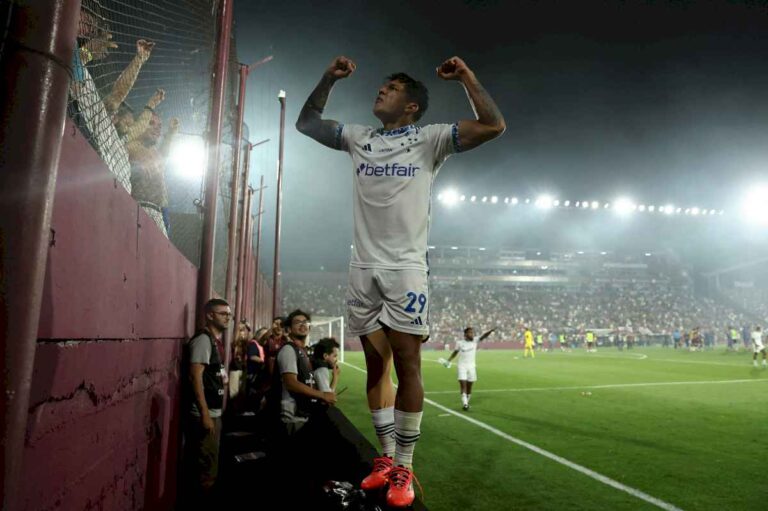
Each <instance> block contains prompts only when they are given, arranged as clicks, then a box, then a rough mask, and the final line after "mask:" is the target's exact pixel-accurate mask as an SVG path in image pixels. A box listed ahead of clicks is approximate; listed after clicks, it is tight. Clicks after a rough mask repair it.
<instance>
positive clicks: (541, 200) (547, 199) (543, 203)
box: [535, 194, 554, 209]
mask: <svg viewBox="0 0 768 511" xmlns="http://www.w3.org/2000/svg"><path fill="white" fill-rule="evenodd" d="M553 201H554V199H553V198H552V196H551V195H547V194H544V195H539V196H538V197H537V198H536V202H535V206H536V207H537V208H539V209H550V208H552V202H553Z"/></svg>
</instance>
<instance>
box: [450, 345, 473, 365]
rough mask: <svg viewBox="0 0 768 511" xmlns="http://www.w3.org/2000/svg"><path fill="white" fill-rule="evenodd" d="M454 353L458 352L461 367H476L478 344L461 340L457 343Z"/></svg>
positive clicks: (458, 362)
mask: <svg viewBox="0 0 768 511" xmlns="http://www.w3.org/2000/svg"><path fill="white" fill-rule="evenodd" d="M453 350H454V351H458V352H459V354H458V357H459V358H458V361H457V364H458V365H461V366H474V365H475V355H476V354H477V343H476V342H475V341H467V340H463V339H462V340H461V341H456V347H455V348H453Z"/></svg>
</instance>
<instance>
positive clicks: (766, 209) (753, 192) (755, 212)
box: [721, 184, 768, 226]
mask: <svg viewBox="0 0 768 511" xmlns="http://www.w3.org/2000/svg"><path fill="white" fill-rule="evenodd" d="M721 214H722V212H721ZM741 217H742V219H743V220H744V221H745V222H747V223H749V224H752V225H759V226H768V184H760V185H756V186H754V187H752V188H751V189H750V190H749V191H748V192H747V193H746V194H745V195H744V198H743V199H742V200H741Z"/></svg>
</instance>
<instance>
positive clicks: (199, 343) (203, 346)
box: [189, 334, 211, 365]
mask: <svg viewBox="0 0 768 511" xmlns="http://www.w3.org/2000/svg"><path fill="white" fill-rule="evenodd" d="M189 362H190V363H191V364H205V365H208V364H210V362H211V340H210V338H209V337H208V336H207V335H206V334H200V335H198V336H197V337H193V338H192V339H191V340H190V341H189Z"/></svg>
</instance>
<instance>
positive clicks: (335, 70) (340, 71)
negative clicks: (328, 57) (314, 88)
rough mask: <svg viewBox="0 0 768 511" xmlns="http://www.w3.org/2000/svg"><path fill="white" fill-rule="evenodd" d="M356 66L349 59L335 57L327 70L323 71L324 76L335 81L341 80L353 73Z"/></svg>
mask: <svg viewBox="0 0 768 511" xmlns="http://www.w3.org/2000/svg"><path fill="white" fill-rule="evenodd" d="M356 68H357V66H356V65H355V63H354V62H352V60H351V59H348V58H347V57H344V56H339V57H336V58H335V59H334V60H333V62H331V65H330V66H328V69H326V70H325V75H326V76H328V77H331V78H333V79H335V80H341V79H342V78H346V77H348V76H349V75H351V74H352V73H354V72H355V69H356Z"/></svg>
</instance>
